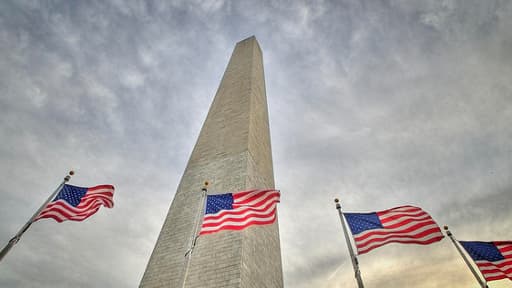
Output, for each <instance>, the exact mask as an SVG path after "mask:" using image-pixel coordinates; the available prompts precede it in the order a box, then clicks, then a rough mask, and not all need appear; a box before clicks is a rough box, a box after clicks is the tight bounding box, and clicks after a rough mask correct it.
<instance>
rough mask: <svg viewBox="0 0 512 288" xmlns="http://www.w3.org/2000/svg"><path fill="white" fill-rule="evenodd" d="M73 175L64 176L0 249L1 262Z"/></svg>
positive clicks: (70, 173)
mask: <svg viewBox="0 0 512 288" xmlns="http://www.w3.org/2000/svg"><path fill="white" fill-rule="evenodd" d="M73 174H75V172H74V171H69V173H68V175H66V177H64V180H63V181H62V183H60V185H59V186H58V187H57V189H55V191H53V193H52V194H51V195H50V197H48V199H46V201H45V202H44V203H43V205H41V207H39V209H38V210H37V211H36V213H34V215H32V217H30V219H29V220H28V221H27V223H25V225H23V227H21V229H20V230H19V231H18V233H16V235H14V237H12V238H11V240H9V243H7V245H5V247H4V248H3V249H2V251H0V261H2V259H3V258H4V257H5V255H7V253H8V252H9V250H11V248H12V247H13V246H14V245H16V243H18V241H20V238H21V236H22V235H23V233H25V231H27V229H28V228H29V227H30V225H32V223H33V222H34V220H35V219H36V217H37V216H39V213H41V211H42V210H43V209H44V208H46V205H47V204H48V203H49V202H50V201H52V199H53V198H54V197H55V195H56V194H57V193H59V191H60V189H62V187H63V186H64V184H66V182H68V181H69V179H71V176H72V175H73Z"/></svg>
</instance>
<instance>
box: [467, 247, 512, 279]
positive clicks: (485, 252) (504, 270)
mask: <svg viewBox="0 0 512 288" xmlns="http://www.w3.org/2000/svg"><path fill="white" fill-rule="evenodd" d="M459 243H460V244H461V245H462V247H464V249H465V250H466V251H467V252H468V254H469V256H471V258H472V259H473V261H475V264H476V266H478V269H480V272H482V275H484V278H485V280H487V281H493V280H500V279H505V278H508V279H510V280H512V241H497V242H478V241H459Z"/></svg>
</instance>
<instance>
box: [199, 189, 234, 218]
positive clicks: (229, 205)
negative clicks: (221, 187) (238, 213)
mask: <svg viewBox="0 0 512 288" xmlns="http://www.w3.org/2000/svg"><path fill="white" fill-rule="evenodd" d="M231 209H233V194H231V193H227V194H219V195H208V196H206V212H205V214H215V213H217V212H219V211H220V210H231Z"/></svg>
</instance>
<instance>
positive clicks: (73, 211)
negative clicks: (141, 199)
mask: <svg viewBox="0 0 512 288" xmlns="http://www.w3.org/2000/svg"><path fill="white" fill-rule="evenodd" d="M100 206H105V207H108V208H112V207H114V186H112V185H99V186H95V187H91V188H88V189H87V193H85V195H84V197H82V199H81V201H80V203H79V204H78V206H77V207H73V206H71V205H69V203H67V202H66V201H64V200H62V199H59V200H57V201H55V202H50V203H49V204H48V205H47V206H46V208H45V209H43V211H41V213H39V216H37V218H36V219H35V220H34V221H37V220H39V219H42V218H52V219H55V221H57V222H62V221H65V220H72V221H82V220H84V219H86V218H88V217H89V216H91V215H93V214H94V213H96V212H97V211H98V210H99V209H100Z"/></svg>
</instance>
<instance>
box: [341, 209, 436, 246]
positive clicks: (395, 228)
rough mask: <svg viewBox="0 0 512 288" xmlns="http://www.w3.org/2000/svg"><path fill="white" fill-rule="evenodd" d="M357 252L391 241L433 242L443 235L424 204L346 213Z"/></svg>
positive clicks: (410, 242) (408, 242)
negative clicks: (425, 209)
mask: <svg viewBox="0 0 512 288" xmlns="http://www.w3.org/2000/svg"><path fill="white" fill-rule="evenodd" d="M343 214H344V215H345V219H346V220H347V223H348V225H349V227H350V230H351V231H352V235H353V236H354V242H355V244H356V247H357V252H358V254H364V253H367V252H369V251H371V250H373V249H375V248H377V247H380V246H382V245H385V244H388V243H405V244H422V245H426V244H431V243H434V242H437V241H440V240H441V239H443V237H444V236H443V234H442V233H441V229H439V226H438V225H437V224H436V222H434V220H433V219H432V217H430V215H428V213H427V212H425V211H423V210H422V209H421V208H418V207H414V206H401V207H396V208H392V209H389V210H384V211H379V212H372V213H343Z"/></svg>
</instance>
